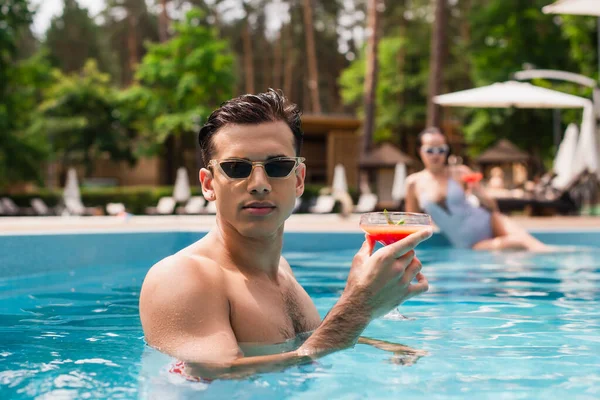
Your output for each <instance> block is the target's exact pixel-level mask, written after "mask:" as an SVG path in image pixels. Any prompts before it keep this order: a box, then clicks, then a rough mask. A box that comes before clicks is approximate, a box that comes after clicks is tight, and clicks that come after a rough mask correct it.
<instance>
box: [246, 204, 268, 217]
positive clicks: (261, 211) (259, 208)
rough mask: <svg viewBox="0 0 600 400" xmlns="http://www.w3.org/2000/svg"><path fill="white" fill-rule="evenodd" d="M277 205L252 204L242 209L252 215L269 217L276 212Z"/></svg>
mask: <svg viewBox="0 0 600 400" xmlns="http://www.w3.org/2000/svg"><path fill="white" fill-rule="evenodd" d="M275 208H276V207H275V205H274V204H271V203H250V204H247V205H245V206H243V207H242V209H243V210H246V211H247V212H248V213H250V214H251V215H268V214H271V212H272V211H273V210H275Z"/></svg>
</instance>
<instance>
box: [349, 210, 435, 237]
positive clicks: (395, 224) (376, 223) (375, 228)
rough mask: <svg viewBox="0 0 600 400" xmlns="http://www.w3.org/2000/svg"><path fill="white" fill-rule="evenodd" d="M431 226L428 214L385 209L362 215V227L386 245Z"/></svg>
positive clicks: (370, 235)
mask: <svg viewBox="0 0 600 400" xmlns="http://www.w3.org/2000/svg"><path fill="white" fill-rule="evenodd" d="M429 226H431V217H430V216H429V215H427V214H417V213H403V212H387V211H385V212H374V213H367V214H363V215H362V216H361V217H360V228H361V229H362V230H363V231H365V232H366V233H367V234H368V235H369V237H370V238H372V239H373V240H375V241H377V242H379V243H381V244H382V245H384V246H387V245H388V244H392V243H395V242H397V241H399V240H402V239H404V238H405V237H407V236H408V235H410V234H412V233H416V232H418V231H420V230H421V229H425V228H427V227H429Z"/></svg>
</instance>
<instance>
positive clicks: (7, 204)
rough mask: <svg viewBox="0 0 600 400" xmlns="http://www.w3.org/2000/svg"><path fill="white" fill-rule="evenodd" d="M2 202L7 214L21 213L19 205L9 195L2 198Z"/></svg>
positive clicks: (0, 202) (0, 201)
mask: <svg viewBox="0 0 600 400" xmlns="http://www.w3.org/2000/svg"><path fill="white" fill-rule="evenodd" d="M0 204H1V205H2V212H3V213H4V214H5V215H10V216H15V215H19V214H21V212H20V210H19V207H18V206H17V205H16V204H15V203H14V202H13V201H12V200H11V199H9V198H8V197H3V198H1V199H0Z"/></svg>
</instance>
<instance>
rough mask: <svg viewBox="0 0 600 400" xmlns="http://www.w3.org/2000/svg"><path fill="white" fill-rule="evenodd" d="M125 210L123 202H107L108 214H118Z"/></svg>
mask: <svg viewBox="0 0 600 400" xmlns="http://www.w3.org/2000/svg"><path fill="white" fill-rule="evenodd" d="M124 212H125V204H123V203H108V204H107V205H106V213H107V214H108V215H119V214H121V213H124Z"/></svg>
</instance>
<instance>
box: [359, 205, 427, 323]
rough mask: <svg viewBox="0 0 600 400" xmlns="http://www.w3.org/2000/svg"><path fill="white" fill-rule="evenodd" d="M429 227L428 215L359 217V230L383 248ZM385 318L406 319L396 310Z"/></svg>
mask: <svg viewBox="0 0 600 400" xmlns="http://www.w3.org/2000/svg"><path fill="white" fill-rule="evenodd" d="M430 226H431V217H430V216H429V214H419V213H405V212H387V211H384V212H371V213H366V214H363V215H361V217H360V228H361V229H362V230H363V231H365V232H366V233H367V235H369V237H370V238H371V239H373V240H374V241H376V242H379V243H381V244H382V245H384V246H387V245H389V244H392V243H395V242H397V241H399V240H402V239H404V238H405V237H407V236H409V235H411V234H413V233H416V232H419V231H420V230H422V229H427V228H429V227H430ZM386 318H392V319H396V318H398V319H408V318H406V317H405V316H403V315H402V314H400V313H399V312H398V311H397V310H396V311H395V312H394V311H392V312H390V313H388V315H387V316H386Z"/></svg>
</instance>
